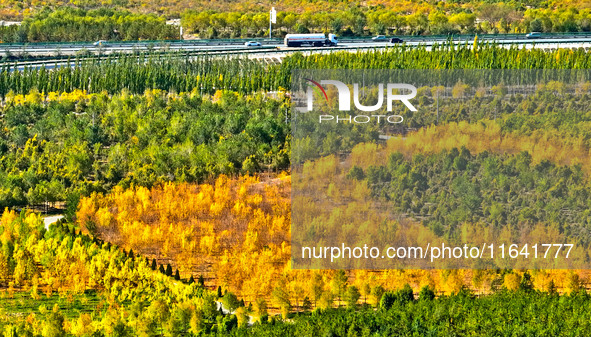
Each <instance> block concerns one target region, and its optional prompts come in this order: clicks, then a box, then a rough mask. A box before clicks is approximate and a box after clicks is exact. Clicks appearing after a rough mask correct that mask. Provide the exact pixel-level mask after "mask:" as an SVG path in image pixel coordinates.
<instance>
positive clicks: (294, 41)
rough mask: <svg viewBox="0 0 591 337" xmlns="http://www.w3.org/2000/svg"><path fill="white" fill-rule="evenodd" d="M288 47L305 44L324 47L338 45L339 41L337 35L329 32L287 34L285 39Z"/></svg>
mask: <svg viewBox="0 0 591 337" xmlns="http://www.w3.org/2000/svg"><path fill="white" fill-rule="evenodd" d="M283 42H284V43H285V46H286V47H301V46H303V45H308V46H313V47H322V46H336V45H337V43H339V41H338V39H337V36H336V35H334V34H328V37H326V35H324V34H287V35H285V39H284V40H283Z"/></svg>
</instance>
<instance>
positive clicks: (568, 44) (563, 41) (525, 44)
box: [0, 36, 591, 69]
mask: <svg viewBox="0 0 591 337" xmlns="http://www.w3.org/2000/svg"><path fill="white" fill-rule="evenodd" d="M478 40H479V41H485V42H491V43H492V42H494V43H497V44H498V45H500V46H503V47H506V48H509V47H513V46H517V47H519V48H528V49H529V48H541V49H556V48H569V49H570V48H585V49H589V50H591V36H589V37H587V36H580V37H561V38H556V37H552V38H544V39H533V40H528V39H525V38H523V37H515V36H513V37H512V38H498V37H495V38H481V37H479V39H478ZM445 41H446V40H444V39H441V38H433V39H429V38H428V37H420V38H410V37H409V38H408V40H405V42H404V44H405V45H406V46H409V47H417V46H424V47H425V48H427V49H431V48H432V46H433V45H434V44H441V43H443V42H445ZM224 42H227V44H224ZM453 42H454V43H455V44H467V45H468V46H472V43H473V42H474V37H468V38H457V39H454V40H453ZM240 43H243V42H240ZM262 43H263V45H262V46H261V47H246V46H244V45H240V44H237V41H226V40H220V41H216V40H213V41H208V42H202V41H198V40H193V41H182V42H170V43H145V42H135V43H131V42H124V43H106V44H104V45H102V46H94V45H93V44H92V43H87V44H84V43H77V44H26V45H10V44H5V45H3V44H0V55H6V54H7V53H8V54H12V55H23V54H28V55H34V56H49V57H50V58H49V59H45V60H32V61H18V62H17V63H18V68H19V69H24V67H26V66H29V67H42V66H45V67H47V68H53V67H56V66H57V67H61V66H68V65H69V66H71V65H72V64H73V62H71V63H70V64H69V63H68V61H67V60H65V59H63V58H61V59H60V58H51V57H52V56H58V55H79V54H81V53H83V52H84V53H85V54H87V55H98V54H102V55H105V54H111V53H131V52H135V51H142V50H143V51H146V50H161V51H166V50H168V51H173V50H176V51H187V52H190V53H191V54H192V55H198V54H208V55H219V56H227V55H241V56H246V57H249V58H255V59H264V60H267V61H269V62H281V60H282V58H283V57H285V56H286V55H289V54H291V53H294V52H302V53H304V54H312V53H330V52H333V51H336V50H346V51H352V52H354V51H358V50H371V49H383V48H389V47H393V46H395V44H392V43H390V42H374V41H371V40H359V39H356V40H347V39H341V41H340V42H339V44H338V46H335V47H317V48H315V47H297V48H296V47H285V46H284V45H283V44H282V42H281V40H279V39H276V40H271V41H267V42H265V41H262Z"/></svg>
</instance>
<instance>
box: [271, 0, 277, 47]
mask: <svg viewBox="0 0 591 337" xmlns="http://www.w3.org/2000/svg"><path fill="white" fill-rule="evenodd" d="M273 23H277V11H276V10H275V7H271V11H270V12H269V40H270V39H271V28H272V26H271V24H273Z"/></svg>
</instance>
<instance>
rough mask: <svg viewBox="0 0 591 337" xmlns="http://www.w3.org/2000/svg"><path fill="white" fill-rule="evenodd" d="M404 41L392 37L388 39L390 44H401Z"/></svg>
mask: <svg viewBox="0 0 591 337" xmlns="http://www.w3.org/2000/svg"><path fill="white" fill-rule="evenodd" d="M402 42H404V41H402V39H400V38H397V37H393V38H391V39H390V43H402Z"/></svg>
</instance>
